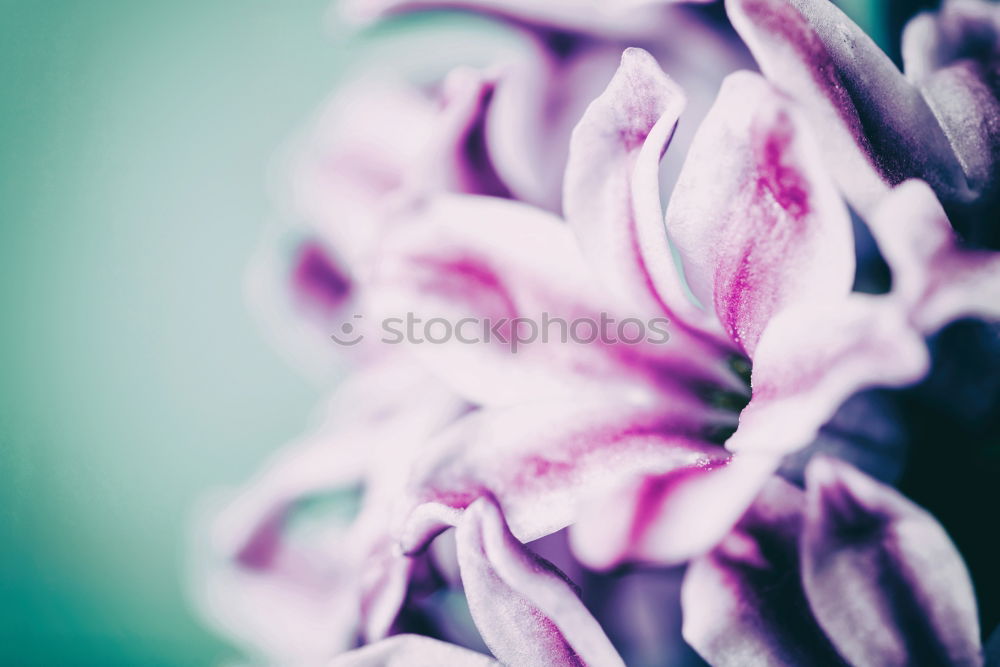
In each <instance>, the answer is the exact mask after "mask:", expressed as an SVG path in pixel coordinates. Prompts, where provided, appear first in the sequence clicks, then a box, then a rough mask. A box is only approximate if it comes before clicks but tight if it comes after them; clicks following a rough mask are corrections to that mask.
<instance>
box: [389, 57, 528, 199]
mask: <svg viewBox="0 0 1000 667" xmlns="http://www.w3.org/2000/svg"><path fill="white" fill-rule="evenodd" d="M496 86H497V84H496V81H495V80H494V77H493V76H488V75H486V74H484V73H482V72H479V71H477V70H475V69H472V68H469V67H458V68H455V69H454V70H452V71H451V72H449V73H448V76H447V77H446V78H445V80H444V82H443V84H442V86H441V92H440V98H441V99H440V101H439V104H440V109H441V110H440V112H439V116H438V117H437V118H436V119H435V122H434V124H433V128H432V132H431V135H430V137H429V138H428V141H427V145H426V146H425V148H424V151H423V153H422V155H421V156H420V157H419V158H418V159H417V161H416V165H415V166H414V167H413V168H412V169H410V170H409V171H408V172H407V174H406V183H405V186H404V187H405V188H406V190H407V191H408V192H407V194H410V195H412V196H415V197H420V196H421V195H424V194H427V193H433V192H464V193H469V194H482V195H493V196H498V197H500V196H507V195H509V190H508V188H507V186H506V185H505V184H504V183H503V181H502V180H501V178H500V176H499V175H498V174H497V173H496V169H495V167H494V164H493V158H492V155H491V152H490V149H489V147H488V146H487V137H486V128H487V122H486V119H487V115H488V113H489V111H490V108H491V106H492V104H493V100H494V98H495V95H496Z"/></svg>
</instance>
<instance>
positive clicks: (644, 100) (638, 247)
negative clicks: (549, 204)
mask: <svg viewBox="0 0 1000 667" xmlns="http://www.w3.org/2000/svg"><path fill="white" fill-rule="evenodd" d="M684 105H685V97H684V93H683V91H682V90H681V89H680V88H679V87H678V86H677V84H675V83H674V82H673V81H671V80H670V78H669V77H667V75H665V74H664V73H663V71H662V70H661V69H660V67H659V65H657V63H656V60H654V59H653V57H652V56H651V55H649V54H648V53H647V52H645V51H643V50H641V49H636V48H631V49H627V50H626V51H625V52H624V53H623V54H622V58H621V66H620V67H619V68H618V72H617V73H616V74H615V76H614V78H613V79H612V80H611V83H610V84H609V85H608V88H607V89H606V90H605V91H604V92H603V93H602V94H601V96H600V97H598V98H597V99H596V100H595V101H594V102H593V103H591V105H590V106H589V107H588V108H587V111H586V113H585V114H584V115H583V118H582V119H581V120H580V122H579V123H578V124H577V126H576V129H575V130H574V131H573V138H572V142H571V143H570V158H569V163H568V165H567V167H566V181H565V186H564V187H565V194H564V197H563V202H564V204H563V206H564V210H565V213H566V219H567V220H568V221H569V223H570V226H571V227H572V228H573V231H574V232H575V234H576V236H577V238H578V239H579V241H580V245H581V247H582V249H583V252H584V254H585V255H586V256H587V257H588V259H589V260H590V261H591V263H592V264H593V265H594V266H595V267H596V269H597V271H598V273H599V275H600V277H601V278H602V279H603V280H604V282H605V283H606V284H608V285H610V286H611V287H612V289H614V290H616V296H617V297H618V298H620V299H624V300H626V301H629V300H631V301H632V302H634V303H635V304H636V307H638V308H641V309H642V312H650V313H667V314H668V315H674V314H676V315H677V316H678V317H679V318H682V319H683V320H684V321H689V322H691V323H692V324H702V323H703V321H704V320H705V317H704V315H703V313H702V312H701V311H700V310H699V309H698V308H697V307H695V306H694V304H693V303H691V302H690V301H689V300H688V298H687V295H686V294H685V291H684V286H683V283H682V281H681V278H680V275H679V273H678V270H677V267H676V266H675V265H674V262H673V257H672V254H671V251H670V246H669V244H668V242H667V237H666V233H665V230H664V228H663V221H662V215H661V207H660V197H659V194H660V193H659V182H658V181H659V178H658V176H659V163H660V157H661V156H662V155H663V152H664V151H665V150H666V148H667V146H668V144H669V143H670V138H671V136H672V135H673V132H674V128H675V127H676V126H677V119H678V118H679V116H680V113H681V111H682V110H683V108H684Z"/></svg>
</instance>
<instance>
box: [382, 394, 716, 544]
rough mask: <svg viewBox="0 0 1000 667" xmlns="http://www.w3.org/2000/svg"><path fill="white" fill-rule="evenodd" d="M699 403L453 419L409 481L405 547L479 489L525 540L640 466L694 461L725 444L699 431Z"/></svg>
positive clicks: (498, 411) (699, 463)
mask: <svg viewBox="0 0 1000 667" xmlns="http://www.w3.org/2000/svg"><path fill="white" fill-rule="evenodd" d="M707 419H708V415H707V414H706V413H704V412H699V411H698V409H697V407H695V406H691V405H688V406H684V405H677V406H636V405H628V404H622V403H618V404H615V403H612V402H609V401H607V400H605V399H594V400H576V401H573V402H551V401H550V402H544V401H536V402H532V403H530V404H526V405H523V406H516V407H511V408H493V409H489V410H484V411H481V412H479V413H477V414H473V415H470V416H468V417H466V418H465V419H463V420H462V421H461V422H459V423H457V424H455V425H454V426H453V427H452V428H451V429H449V430H448V431H447V432H446V433H444V434H442V436H441V437H440V438H438V440H437V442H436V443H434V445H432V447H431V449H432V452H431V453H428V454H427V455H426V456H424V458H423V461H422V467H421V468H420V469H418V470H417V471H416V472H415V474H414V477H413V483H412V485H411V492H410V493H411V496H412V500H411V502H410V503H409V504H410V506H411V507H412V508H413V509H412V510H411V511H410V512H409V513H408V514H406V515H405V516H404V522H403V524H402V527H401V529H400V532H399V534H400V542H401V545H402V547H403V550H404V551H405V552H414V551H416V550H418V549H420V548H422V547H423V546H424V545H425V544H426V542H427V541H428V540H429V539H430V538H431V537H433V536H434V535H435V534H436V533H438V532H440V531H441V530H443V529H444V528H445V527H447V526H449V525H454V524H455V523H456V522H457V520H458V517H459V516H461V513H462V511H463V510H464V509H465V508H466V507H468V506H469V505H470V504H471V503H472V502H474V501H475V500H476V499H477V498H480V497H483V496H485V495H492V496H494V497H496V498H497V500H498V502H499V503H500V505H501V507H502V508H503V511H504V514H505V516H506V517H507V522H508V525H509V526H510V528H511V530H512V531H513V533H514V535H516V536H517V538H518V539H520V540H521V541H524V542H527V541H530V540H534V539H537V538H539V537H542V536H544V535H548V534H551V533H554V532H556V531H557V530H560V529H561V528H564V527H565V526H567V525H569V524H571V523H573V522H574V521H576V520H578V519H579V518H580V511H581V508H582V505H583V503H582V501H583V500H584V499H585V498H586V497H587V495H588V494H591V493H596V492H598V491H599V490H601V489H602V488H614V487H616V486H617V485H618V484H620V483H621V482H622V481H624V480H627V479H630V478H634V477H635V476H636V475H638V474H642V473H646V474H662V473H665V472H667V471H670V470H675V469H679V468H688V467H691V468H698V467H703V466H705V465H707V464H709V463H710V462H711V461H714V460H716V459H719V458H723V459H724V458H726V456H727V455H726V453H725V451H724V450H723V449H722V448H721V447H719V446H717V445H712V444H710V443H707V442H705V441H703V440H701V439H700V437H699V436H700V431H701V430H702V428H703V424H704V423H705V421H706V420H707Z"/></svg>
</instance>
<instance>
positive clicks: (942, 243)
mask: <svg viewBox="0 0 1000 667" xmlns="http://www.w3.org/2000/svg"><path fill="white" fill-rule="evenodd" d="M869 227H870V228H871V230H872V234H873V235H874V236H875V239H876V241H877V242H878V244H879V249H880V250H881V251H882V254H883V256H884V257H885V258H886V261H887V262H888V263H889V266H890V268H891V269H892V284H893V293H894V294H898V295H899V297H900V298H901V299H903V300H904V301H905V302H906V303H907V305H908V306H909V307H910V308H911V309H912V314H911V317H912V318H913V320H914V322H915V323H916V325H917V326H918V327H920V329H921V331H924V332H927V333H932V332H934V331H936V330H938V329H939V328H941V327H942V326H944V325H945V324H947V323H948V322H949V321H951V320H955V319H959V318H961V317H967V316H978V317H983V318H986V319H991V320H996V319H1000V253H997V252H992V251H988V250H966V249H964V248H963V247H961V245H960V243H959V240H958V238H957V237H956V236H955V232H954V231H953V229H952V227H951V224H950V223H949V222H948V216H947V215H946V214H945V212H944V210H943V209H942V208H941V204H940V203H938V200H937V198H936V197H935V196H934V193H933V192H932V191H931V189H930V188H929V187H928V186H927V185H926V184H925V183H922V182H920V181H908V182H906V183H903V184H902V185H900V186H899V187H897V188H895V189H894V190H893V191H892V192H891V193H890V194H889V195H888V196H887V197H886V198H885V201H884V202H883V203H882V204H881V205H880V206H879V207H878V209H876V211H875V212H874V213H873V214H872V216H871V217H870V219H869Z"/></svg>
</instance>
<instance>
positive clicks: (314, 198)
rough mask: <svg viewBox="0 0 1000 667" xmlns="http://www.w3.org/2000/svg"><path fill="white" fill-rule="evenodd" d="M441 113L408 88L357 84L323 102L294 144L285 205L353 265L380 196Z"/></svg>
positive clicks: (376, 223)
mask: <svg viewBox="0 0 1000 667" xmlns="http://www.w3.org/2000/svg"><path fill="white" fill-rule="evenodd" d="M440 118H441V112H440V111H439V110H438V109H437V108H436V107H435V105H434V102H433V101H432V100H431V99H429V98H428V97H427V96H426V95H424V94H423V93H421V92H420V91H419V90H418V89H417V88H416V87H414V86H411V85H408V84H405V83H402V82H392V81H382V82H372V81H369V80H365V81H363V82H355V83H351V84H348V85H346V86H344V87H342V88H341V90H340V91H339V92H338V93H337V95H336V96H334V97H333V98H332V99H331V100H330V101H329V102H327V103H326V105H325V107H324V108H323V109H322V110H321V112H320V114H319V116H318V118H317V120H316V121H315V122H314V124H313V127H312V128H310V129H309V131H308V132H307V133H306V134H305V136H304V137H303V139H302V140H301V142H300V143H299V145H298V146H296V147H295V148H293V150H292V156H291V158H290V164H289V171H290V178H289V185H290V186H291V193H290V196H291V200H292V201H291V207H292V208H293V210H294V212H295V213H296V214H297V215H298V216H299V217H301V218H303V219H304V220H306V221H308V222H309V224H311V225H312V226H314V227H315V229H316V231H317V233H318V235H319V236H320V238H321V239H322V240H323V241H325V243H326V245H327V246H328V247H329V248H331V249H333V250H334V251H335V252H336V253H337V255H338V256H339V257H341V258H342V260H343V261H344V262H345V264H346V265H347V266H348V267H349V268H350V269H352V271H353V269H355V268H357V267H358V266H359V265H360V266H363V265H364V262H365V260H366V258H367V256H368V254H369V253H370V251H371V247H372V244H373V243H374V242H375V240H376V239H377V238H378V235H379V233H380V229H381V226H382V224H383V216H382V215H381V212H382V211H383V210H384V206H385V203H386V201H387V200H388V199H389V198H390V197H391V196H392V195H393V194H394V193H396V192H398V191H399V189H400V188H401V187H402V185H403V183H404V181H405V180H406V178H407V174H408V173H409V172H410V171H411V170H412V169H413V167H414V165H416V164H417V163H418V161H419V160H420V159H421V158H422V157H423V155H425V153H426V151H427V150H428V148H427V146H428V143H429V142H430V141H431V138H432V136H433V134H434V130H435V125H436V123H438V121H439V119H440Z"/></svg>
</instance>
